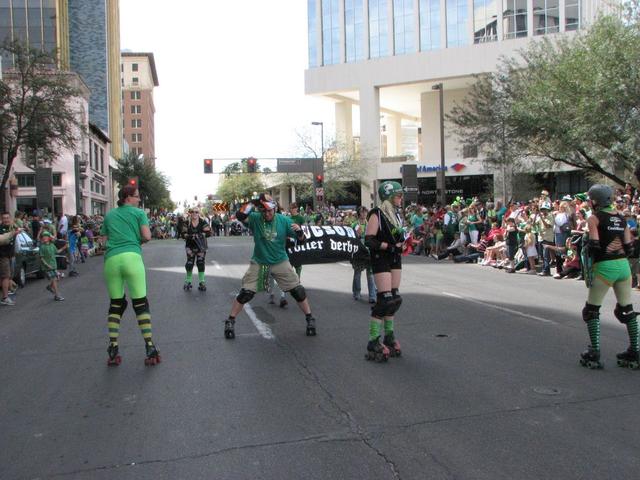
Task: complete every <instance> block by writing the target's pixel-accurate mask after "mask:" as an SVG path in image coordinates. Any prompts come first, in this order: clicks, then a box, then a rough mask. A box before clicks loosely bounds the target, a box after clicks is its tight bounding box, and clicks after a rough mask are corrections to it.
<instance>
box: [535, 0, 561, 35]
mask: <svg viewBox="0 0 640 480" xmlns="http://www.w3.org/2000/svg"><path fill="white" fill-rule="evenodd" d="M559 31H560V6H559V2H558V0H533V34H534V35H545V34H547V33H557V32H559Z"/></svg>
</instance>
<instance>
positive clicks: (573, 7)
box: [564, 0, 582, 30]
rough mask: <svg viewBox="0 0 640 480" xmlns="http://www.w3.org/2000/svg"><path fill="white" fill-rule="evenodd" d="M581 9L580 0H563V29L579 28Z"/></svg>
mask: <svg viewBox="0 0 640 480" xmlns="http://www.w3.org/2000/svg"><path fill="white" fill-rule="evenodd" d="M581 10H582V5H581V2H580V0H565V3H564V12H565V14H564V15H565V22H564V23H565V27H564V28H565V30H577V29H578V28H580V17H581Z"/></svg>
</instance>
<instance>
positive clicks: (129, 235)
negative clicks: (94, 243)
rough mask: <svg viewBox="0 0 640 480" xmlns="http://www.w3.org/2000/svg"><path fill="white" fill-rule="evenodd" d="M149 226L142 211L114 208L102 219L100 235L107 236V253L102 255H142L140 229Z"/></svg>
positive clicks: (125, 207)
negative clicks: (126, 253) (125, 253)
mask: <svg viewBox="0 0 640 480" xmlns="http://www.w3.org/2000/svg"><path fill="white" fill-rule="evenodd" d="M142 225H149V219H147V214H146V213H144V211H143V210H141V209H139V208H136V207H132V206H131V205H123V206H121V207H118V208H114V209H113V210H111V211H110V212H109V213H107V215H106V216H105V217H104V222H103V223H102V229H101V230H100V234H101V235H106V236H107V251H106V253H105V255H104V259H105V260H106V259H107V258H109V257H113V256H114V255H118V254H119V253H124V252H134V253H138V254H140V255H142V247H141V246H140V245H141V243H142V237H141V236H140V227H141V226H142Z"/></svg>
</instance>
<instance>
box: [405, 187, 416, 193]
mask: <svg viewBox="0 0 640 480" xmlns="http://www.w3.org/2000/svg"><path fill="white" fill-rule="evenodd" d="M402 191H403V192H404V193H418V187H409V186H407V187H402Z"/></svg>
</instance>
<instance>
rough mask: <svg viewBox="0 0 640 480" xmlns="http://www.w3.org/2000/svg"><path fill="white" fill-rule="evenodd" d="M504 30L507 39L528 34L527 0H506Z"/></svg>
mask: <svg viewBox="0 0 640 480" xmlns="http://www.w3.org/2000/svg"><path fill="white" fill-rule="evenodd" d="M503 6H504V11H503V12H502V25H503V26H502V31H503V35H504V38H505V39H509V38H520V37H526V36H527V0H504V1H503Z"/></svg>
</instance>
